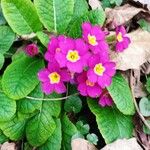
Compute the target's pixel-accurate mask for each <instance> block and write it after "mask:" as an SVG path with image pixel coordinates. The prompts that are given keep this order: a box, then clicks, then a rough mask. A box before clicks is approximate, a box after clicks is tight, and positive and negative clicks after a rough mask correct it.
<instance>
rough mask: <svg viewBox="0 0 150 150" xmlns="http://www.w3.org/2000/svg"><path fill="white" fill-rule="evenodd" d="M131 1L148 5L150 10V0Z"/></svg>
mask: <svg viewBox="0 0 150 150" xmlns="http://www.w3.org/2000/svg"><path fill="white" fill-rule="evenodd" d="M130 1H133V2H139V3H141V4H143V5H146V6H147V8H148V9H149V10H150V0H130Z"/></svg>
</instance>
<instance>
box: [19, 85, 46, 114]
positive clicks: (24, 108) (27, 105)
mask: <svg viewBox="0 0 150 150" xmlns="http://www.w3.org/2000/svg"><path fill="white" fill-rule="evenodd" d="M43 96H44V95H43V93H42V91H41V87H40V84H39V85H38V86H37V87H36V88H35V89H34V90H33V91H32V92H31V94H29V97H37V98H43ZM41 106H42V101H40V100H32V99H27V98H24V99H22V100H19V101H18V110H19V111H20V112H21V113H25V114H26V113H33V112H34V111H36V110H40V108H41Z"/></svg>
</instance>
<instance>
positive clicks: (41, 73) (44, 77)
mask: <svg viewBox="0 0 150 150" xmlns="http://www.w3.org/2000/svg"><path fill="white" fill-rule="evenodd" d="M49 74H50V72H49V70H48V69H42V70H40V71H39V72H38V79H39V80H40V81H42V82H45V81H49V78H48V75H49Z"/></svg>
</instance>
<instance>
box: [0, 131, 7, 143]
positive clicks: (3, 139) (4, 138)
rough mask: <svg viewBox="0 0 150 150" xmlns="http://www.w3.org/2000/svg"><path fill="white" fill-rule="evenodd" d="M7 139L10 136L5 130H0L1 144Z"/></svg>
mask: <svg viewBox="0 0 150 150" xmlns="http://www.w3.org/2000/svg"><path fill="white" fill-rule="evenodd" d="M6 141H8V138H7V137H6V136H5V135H4V134H3V131H2V130H0V144H3V143H4V142H6Z"/></svg>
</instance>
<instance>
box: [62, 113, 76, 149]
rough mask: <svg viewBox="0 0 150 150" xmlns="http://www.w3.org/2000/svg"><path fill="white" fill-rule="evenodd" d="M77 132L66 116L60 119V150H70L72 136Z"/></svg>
mask: <svg viewBox="0 0 150 150" xmlns="http://www.w3.org/2000/svg"><path fill="white" fill-rule="evenodd" d="M77 132H78V130H77V128H76V127H75V125H74V124H73V123H72V122H71V121H70V120H69V118H68V117H67V115H64V116H63V118H62V137H63V139H62V148H63V149H65V150H71V139H72V136H73V135H74V134H76V133H77Z"/></svg>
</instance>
